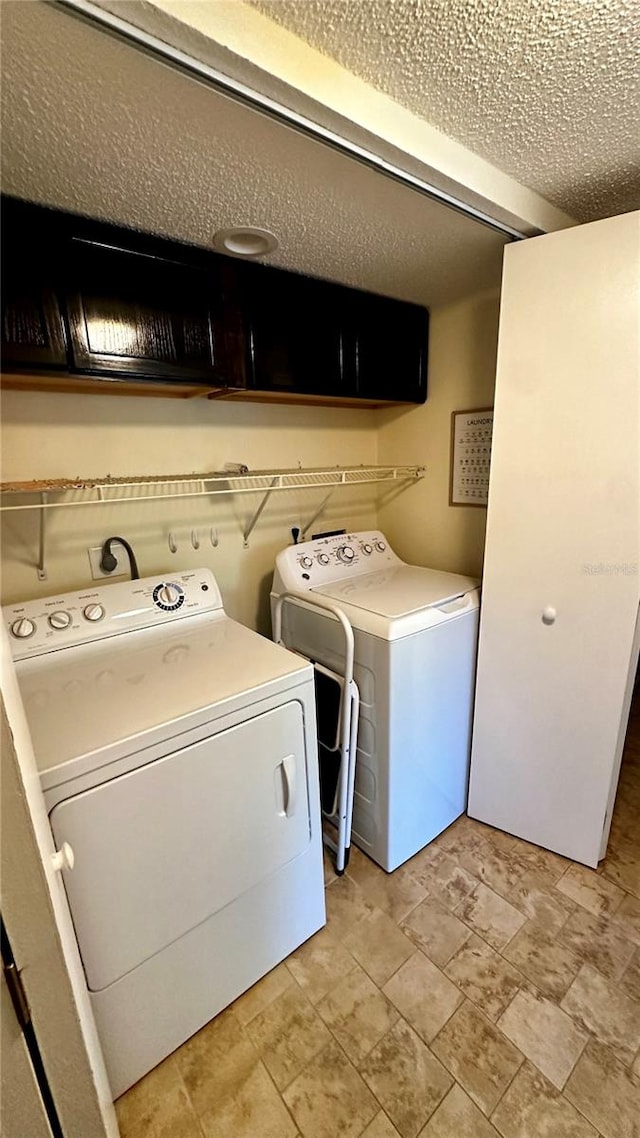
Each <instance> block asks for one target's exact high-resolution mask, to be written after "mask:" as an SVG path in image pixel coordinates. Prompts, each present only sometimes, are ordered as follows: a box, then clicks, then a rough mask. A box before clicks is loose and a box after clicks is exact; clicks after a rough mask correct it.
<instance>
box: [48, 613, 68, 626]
mask: <svg viewBox="0 0 640 1138" xmlns="http://www.w3.org/2000/svg"><path fill="white" fill-rule="evenodd" d="M70 624H71V613H70V612H65V610H64V609H60V610H59V611H58V612H52V613H51V616H50V617H49V627H50V628H68V627H69V625H70Z"/></svg>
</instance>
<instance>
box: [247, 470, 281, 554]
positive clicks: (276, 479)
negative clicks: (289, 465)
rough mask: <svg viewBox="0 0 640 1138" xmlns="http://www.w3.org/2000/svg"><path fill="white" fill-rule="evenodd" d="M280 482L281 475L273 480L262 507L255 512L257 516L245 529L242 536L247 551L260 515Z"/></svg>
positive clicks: (261, 504) (277, 475)
mask: <svg viewBox="0 0 640 1138" xmlns="http://www.w3.org/2000/svg"><path fill="white" fill-rule="evenodd" d="M279 482H280V475H279V474H276V476H275V478H274V479H273V481H272V483H271V486H270V487H269V489H268V490H267V492H266V494H265V496H264V498H263V499H262V501H261V503H260V505H259V506H258V509H257V510H256V512H255V514H254V515H253V517H252V519H251V521H250V522H249V525H248V526H247V528H246V529H245V531H244V533H243V535H242V536H243V539H244V548H245V549H248V548H249V538H250V537H251V534H252V533H253V530H254V528H255V525H256V522H257V521H258V519H259V517H260V515H261V513H262V511H263V510H264V508H265V506H266V504H267V502H268V501H269V498H270V497H271V495H272V493H273V491H274V490H275V488H276V486H277V485H278V483H279Z"/></svg>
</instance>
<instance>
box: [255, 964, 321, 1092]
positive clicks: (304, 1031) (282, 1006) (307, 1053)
mask: <svg viewBox="0 0 640 1138" xmlns="http://www.w3.org/2000/svg"><path fill="white" fill-rule="evenodd" d="M247 1032H248V1033H249V1035H250V1037H251V1039H252V1041H253V1043H254V1044H255V1046H256V1048H257V1050H258V1052H259V1053H260V1057H261V1058H262V1060H263V1062H264V1065H265V1067H266V1068H267V1070H268V1072H269V1074H270V1075H271V1078H272V1079H273V1081H274V1082H275V1084H276V1086H277V1087H278V1088H279V1089H280V1090H282V1089H283V1088H284V1087H286V1086H288V1084H289V1083H290V1082H291V1081H292V1080H293V1079H294V1078H295V1077H296V1075H298V1074H299V1073H300V1071H301V1070H302V1069H303V1067H305V1066H306V1065H307V1063H308V1062H309V1061H310V1060H311V1059H312V1058H313V1056H314V1055H317V1053H318V1052H319V1051H321V1050H322V1048H323V1047H326V1045H327V1043H328V1042H329V1040H330V1039H331V1036H330V1035H329V1032H328V1030H327V1028H326V1027H325V1025H324V1024H323V1022H322V1020H321V1019H320V1016H319V1015H318V1013H317V1012H316V1010H315V1008H314V1007H313V1006H312V1005H311V1004H310V1003H309V1001H308V1000H307V998H306V996H304V995H303V993H302V992H301V991H300V989H299V988H297V987H296V986H294V987H293V988H287V990H286V992H283V994H282V995H281V996H279V997H278V999H277V1000H274V1001H273V1003H271V1004H270V1005H269V1007H268V1008H265V1010H264V1011H263V1012H260V1013H259V1015H257V1016H255V1018H254V1019H252V1020H251V1022H250V1023H249V1024H248V1025H247Z"/></svg>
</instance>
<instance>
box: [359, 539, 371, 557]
mask: <svg viewBox="0 0 640 1138" xmlns="http://www.w3.org/2000/svg"><path fill="white" fill-rule="evenodd" d="M360 548H361V550H362V552H363V553H366V555H367V557H368V556H369V554H370V553H373V546H372V545H369V542H368V541H366V542H365V543H364V545H361V546H360Z"/></svg>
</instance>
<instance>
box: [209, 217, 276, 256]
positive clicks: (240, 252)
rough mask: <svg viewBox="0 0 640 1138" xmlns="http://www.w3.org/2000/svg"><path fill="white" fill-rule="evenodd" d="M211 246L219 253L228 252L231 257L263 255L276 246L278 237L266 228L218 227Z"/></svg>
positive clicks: (248, 226) (270, 251) (271, 251)
mask: <svg viewBox="0 0 640 1138" xmlns="http://www.w3.org/2000/svg"><path fill="white" fill-rule="evenodd" d="M213 247H214V249H217V250H218V252H219V253H230V254H231V256H232V257H263V256H264V255H265V253H273V250H274V249H277V248H278V238H277V237H276V236H275V234H273V233H270V232H269V230H268V229H254V228H253V226H250V225H236V226H234V227H233V229H219V230H218V232H217V233H216V234H214V238H213Z"/></svg>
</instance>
